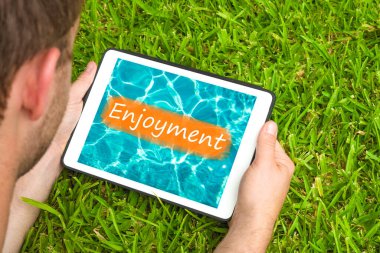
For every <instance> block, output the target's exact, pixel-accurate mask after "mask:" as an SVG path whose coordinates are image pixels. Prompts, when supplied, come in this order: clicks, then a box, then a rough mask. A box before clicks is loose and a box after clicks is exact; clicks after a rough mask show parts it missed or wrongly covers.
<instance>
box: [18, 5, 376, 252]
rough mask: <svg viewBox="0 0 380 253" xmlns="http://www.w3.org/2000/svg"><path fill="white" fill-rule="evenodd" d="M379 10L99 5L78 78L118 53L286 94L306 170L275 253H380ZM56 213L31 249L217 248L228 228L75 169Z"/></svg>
mask: <svg viewBox="0 0 380 253" xmlns="http://www.w3.org/2000/svg"><path fill="white" fill-rule="evenodd" d="M379 13H380V3H379V2H378V1H376V0H373V1H370V0H345V1H338V0H330V1H309V0H307V1H296V0H293V1H291V0H285V1H279V0H273V1H267V0H255V1H250V0H241V1H237V0H231V1H227V0H214V1H211V0H204V1H196V0H187V1H186V0H178V1H169V0H162V1H159V0H154V1H149V2H148V1H142V0H131V1H127V0H113V1H96V0H87V1H86V4H85V6H84V10H83V13H82V16H81V26H80V32H79V34H78V37H77V40H76V44H75V50H74V77H76V76H77V75H78V73H80V71H82V70H83V69H84V67H85V66H86V63H87V62H88V61H89V60H95V61H96V62H99V60H100V59H101V56H102V53H103V52H104V51H105V50H106V49H107V48H110V47H115V48H119V49H127V50H130V51H133V52H138V53H142V54H146V55H149V56H153V57H157V58H160V59H164V60H168V61H172V62H175V63H178V64H181V65H185V66H190V67H194V68H198V69H201V70H204V71H208V72H212V73H215V74H218V75H222V76H226V77H230V78H235V79H239V80H242V81H246V82H249V83H252V84H255V85H259V86H261V87H264V88H266V89H269V90H272V91H273V92H274V93H275V94H276V95H277V102H276V105H275V108H274V111H273V115H272V119H273V120H275V121H276V122H277V123H278V125H279V140H280V142H281V143H282V144H283V146H284V147H285V149H286V151H287V152H288V154H289V155H290V157H291V158H292V159H293V160H294V162H295V163H296V171H295V174H294V177H293V179H292V182H291V189H290V191H289V193H288V197H287V199H286V202H285V204H284V207H283V210H282V212H281V215H280V217H279V219H278V221H277V223H276V226H275V231H274V235H273V241H272V242H271V243H270V246H269V248H268V251H269V252H379V251H380V218H379V217H380V204H379V202H380V165H379V164H380V18H379ZM43 207H44V208H45V209H47V211H42V212H41V215H40V216H39V218H38V220H37V222H36V223H35V225H34V226H33V227H32V228H31V230H30V231H29V233H28V235H27V237H26V240H25V243H24V245H23V248H22V251H23V252H108V251H120V252H211V251H212V250H213V249H214V248H215V247H216V245H217V244H218V243H219V242H220V240H221V239H222V238H223V236H224V235H225V233H226V232H227V230H228V227H227V225H226V224H225V223H222V222H218V221H215V220H213V219H211V218H208V217H205V216H201V215H197V214H194V213H192V212H190V211H188V210H185V209H182V208H179V207H176V206H173V205H170V204H166V203H162V202H160V201H159V200H158V199H156V198H153V197H147V196H144V195H141V194H138V193H136V192H134V191H128V190H125V189H123V188H121V187H118V186H115V185H113V184H110V183H106V182H104V181H101V180H97V179H94V178H92V177H89V176H85V175H82V174H79V173H74V172H71V171H68V170H64V171H63V173H62V175H61V176H60V178H59V180H58V181H57V183H56V184H55V185H54V189H53V191H52V193H51V194H50V197H49V200H48V201H47V202H46V205H45V206H43ZM50 207H51V208H50ZM247 243H249V242H247Z"/></svg>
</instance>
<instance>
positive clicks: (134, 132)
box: [63, 49, 275, 220]
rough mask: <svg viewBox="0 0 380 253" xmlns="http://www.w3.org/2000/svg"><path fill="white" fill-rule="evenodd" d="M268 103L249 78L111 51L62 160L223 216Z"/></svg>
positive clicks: (227, 215) (229, 211) (234, 195)
mask: <svg viewBox="0 0 380 253" xmlns="http://www.w3.org/2000/svg"><path fill="white" fill-rule="evenodd" d="M274 100H275V96H274V95H273V93H271V92H270V91H267V90H264V89H262V88H260V87H257V86H253V85H251V84H247V83H243V82H240V81H236V80H231V79H227V78H223V77H219V76H216V75H213V74H210V73H206V72H202V71H198V70H194V69H190V68H186V67H183V66H179V65H177V64H173V63H170V62H165V61H162V60H157V59H153V58H150V57H147V56H143V55H139V54H135V53H130V52H124V51H118V50H114V49H110V50H108V51H107V52H106V53H105V54H104V56H103V59H102V61H101V64H100V65H99V68H98V72H97V74H96V77H95V80H94V82H93V84H92V87H91V90H90V91H89V93H88V96H87V98H86V101H85V106H84V108H83V112H82V115H81V117H80V119H79V122H78V124H77V126H76V128H75V130H74V132H73V134H72V136H71V139H70V141H69V143H68V145H67V147H66V151H65V154H64V156H63V164H64V165H65V166H66V167H68V168H70V169H73V170H76V171H80V172H83V173H87V174H89V175H92V176H95V177H98V178H101V179H105V180H108V181H111V182H113V183H116V184H118V185H121V186H124V187H127V188H130V189H134V190H137V191H139V192H143V193H146V194H149V195H153V196H157V197H159V198H161V199H164V200H166V201H168V202H170V203H174V204H177V205H180V206H183V207H185V208H188V209H191V210H194V211H197V212H200V213H202V214H206V215H209V216H212V217H215V218H218V219H222V220H227V219H229V218H230V217H231V215H232V212H233V209H234V206H235V204H236V200H237V193H238V187H239V182H240V179H241V177H242V175H243V173H244V172H245V170H246V169H247V168H248V167H249V165H250V163H251V161H252V158H253V155H254V152H255V145H256V138H257V136H258V133H259V131H260V129H261V127H262V126H263V124H264V123H265V121H266V120H267V119H268V118H269V116H270V114H271V111H272V107H273V105H274Z"/></svg>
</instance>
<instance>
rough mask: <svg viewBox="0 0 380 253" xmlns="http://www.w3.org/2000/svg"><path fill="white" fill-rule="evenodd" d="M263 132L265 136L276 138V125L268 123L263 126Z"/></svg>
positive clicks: (271, 122)
mask: <svg viewBox="0 0 380 253" xmlns="http://www.w3.org/2000/svg"><path fill="white" fill-rule="evenodd" d="M265 132H266V133H267V134H270V135H273V136H277V124H276V123H274V122H273V121H268V122H267V123H266V126H265Z"/></svg>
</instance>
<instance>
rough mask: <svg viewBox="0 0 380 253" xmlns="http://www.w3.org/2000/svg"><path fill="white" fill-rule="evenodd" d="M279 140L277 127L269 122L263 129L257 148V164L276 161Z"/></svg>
mask: <svg viewBox="0 0 380 253" xmlns="http://www.w3.org/2000/svg"><path fill="white" fill-rule="evenodd" d="M276 140H277V125H276V123H274V122H273V121H268V122H267V123H265V124H264V126H263V127H262V128H261V131H260V134H259V137H258V139H257V146H256V158H255V162H256V163H267V162H272V161H273V160H274V151H275V146H276Z"/></svg>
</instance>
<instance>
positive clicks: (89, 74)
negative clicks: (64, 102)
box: [71, 61, 96, 100]
mask: <svg viewBox="0 0 380 253" xmlns="http://www.w3.org/2000/svg"><path fill="white" fill-rule="evenodd" d="M95 73H96V63H95V62H93V61H90V62H89V63H88V64H87V67H86V69H85V71H84V72H83V73H82V74H81V75H80V76H79V77H78V79H77V80H76V81H75V82H74V83H73V86H72V88H71V90H72V96H74V99H79V100H81V99H82V98H83V97H84V95H85V94H86V92H87V90H88V89H89V88H90V86H91V83H92V81H93V80H94V77H95Z"/></svg>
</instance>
